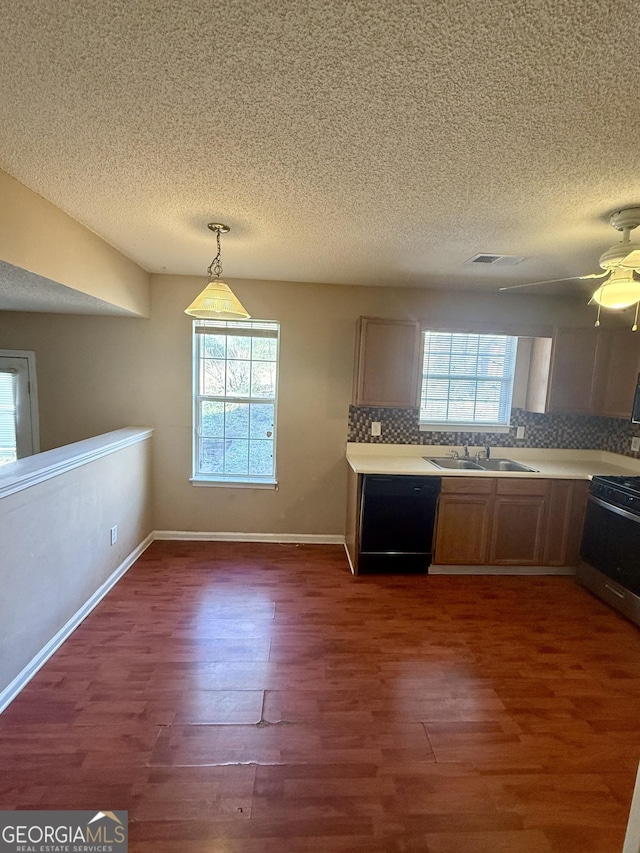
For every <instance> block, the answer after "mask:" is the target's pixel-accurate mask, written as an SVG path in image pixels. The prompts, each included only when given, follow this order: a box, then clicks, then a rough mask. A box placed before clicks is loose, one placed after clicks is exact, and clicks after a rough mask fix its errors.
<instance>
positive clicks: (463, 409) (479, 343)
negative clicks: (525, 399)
mask: <svg viewBox="0 0 640 853" xmlns="http://www.w3.org/2000/svg"><path fill="white" fill-rule="evenodd" d="M517 340H518V339H517V338H512V337H507V336H506V335H476V334H467V333H458V332H454V333H449V332H425V333H424V359H423V366H422V389H421V395H420V424H421V425H422V426H423V427H424V428H427V429H442V428H443V427H444V428H445V429H446V428H447V426H451V425H455V426H456V427H457V428H458V429H459V428H476V427H492V428H493V427H498V428H499V427H503V428H504V427H508V425H509V419H510V416H511V396H512V393H513V374H514V366H515V359H516V348H517Z"/></svg>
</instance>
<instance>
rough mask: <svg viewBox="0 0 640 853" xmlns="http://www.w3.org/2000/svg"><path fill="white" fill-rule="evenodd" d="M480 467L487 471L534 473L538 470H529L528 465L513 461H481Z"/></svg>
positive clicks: (479, 461)
mask: <svg viewBox="0 0 640 853" xmlns="http://www.w3.org/2000/svg"><path fill="white" fill-rule="evenodd" d="M478 465H479V466H480V467H481V468H483V469H484V470H485V471H533V472H535V471H536V470H537V469H536V468H529V466H528V465H523V464H522V463H521V462H514V461H513V459H479V460H478Z"/></svg>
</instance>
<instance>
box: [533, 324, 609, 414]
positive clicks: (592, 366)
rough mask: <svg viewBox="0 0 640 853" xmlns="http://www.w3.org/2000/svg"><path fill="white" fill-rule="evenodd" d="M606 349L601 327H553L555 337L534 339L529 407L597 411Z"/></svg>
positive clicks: (580, 411)
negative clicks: (600, 332)
mask: <svg viewBox="0 0 640 853" xmlns="http://www.w3.org/2000/svg"><path fill="white" fill-rule="evenodd" d="M605 349H606V344H605V339H604V338H603V337H602V336H601V335H600V334H599V330H598V329H554V332H553V338H535V339H534V341H533V346H532V350H531V364H530V368H529V386H528V389H527V402H526V409H527V410H528V411H530V412H559V413H571V414H584V415H587V414H595V413H596V412H597V411H598V409H599V402H600V400H599V391H600V389H601V386H602V382H601V374H602V370H603V364H604V359H605Z"/></svg>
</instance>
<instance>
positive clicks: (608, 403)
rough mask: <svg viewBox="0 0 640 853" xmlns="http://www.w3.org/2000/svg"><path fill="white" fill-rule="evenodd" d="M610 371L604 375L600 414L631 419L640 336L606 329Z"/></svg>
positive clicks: (637, 369)
mask: <svg viewBox="0 0 640 853" xmlns="http://www.w3.org/2000/svg"><path fill="white" fill-rule="evenodd" d="M605 335H606V338H607V342H608V354H607V356H608V357H607V369H606V371H605V372H604V377H603V388H602V395H601V405H600V414H602V415H609V416H610V417H613V418H630V417H631V409H632V408H633V397H634V394H635V390H636V384H637V381H638V373H640V334H639V333H638V332H632V331H631V329H628V328H624V329H615V330H612V331H611V330H608V329H607V330H606V331H605Z"/></svg>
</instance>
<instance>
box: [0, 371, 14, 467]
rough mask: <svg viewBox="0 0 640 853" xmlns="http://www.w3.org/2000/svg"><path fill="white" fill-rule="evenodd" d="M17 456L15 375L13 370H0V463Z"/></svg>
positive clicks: (9, 460) (10, 460) (2, 463)
mask: <svg viewBox="0 0 640 853" xmlns="http://www.w3.org/2000/svg"><path fill="white" fill-rule="evenodd" d="M17 458H18V431H17V376H16V371H15V370H0V465H5V464H6V463H7V462H15V461H16V459H17Z"/></svg>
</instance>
